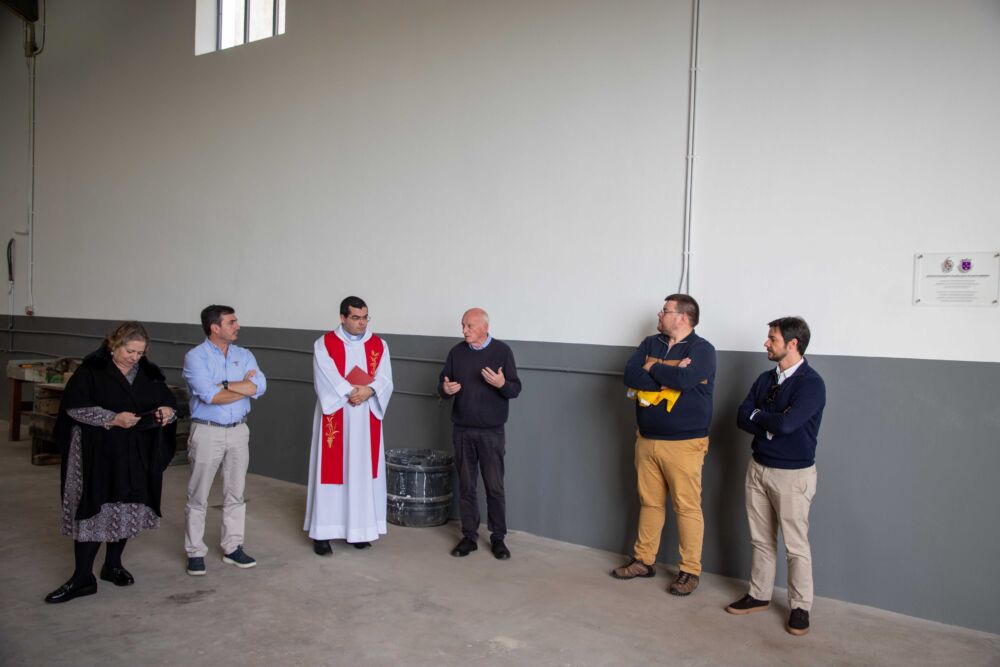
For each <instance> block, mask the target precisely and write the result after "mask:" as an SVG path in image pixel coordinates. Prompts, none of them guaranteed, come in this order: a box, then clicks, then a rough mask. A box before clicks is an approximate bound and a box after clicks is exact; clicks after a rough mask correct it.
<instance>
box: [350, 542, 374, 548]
mask: <svg viewBox="0 0 1000 667" xmlns="http://www.w3.org/2000/svg"><path fill="white" fill-rule="evenodd" d="M351 546H352V547H354V548H355V549H371V548H372V543H371V542H351Z"/></svg>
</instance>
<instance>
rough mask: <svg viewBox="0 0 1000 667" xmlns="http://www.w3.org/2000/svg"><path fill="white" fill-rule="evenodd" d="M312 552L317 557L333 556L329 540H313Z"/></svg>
mask: <svg viewBox="0 0 1000 667" xmlns="http://www.w3.org/2000/svg"><path fill="white" fill-rule="evenodd" d="M313 551H315V552H316V555H317V556H332V555H333V547H331V546H330V540H313Z"/></svg>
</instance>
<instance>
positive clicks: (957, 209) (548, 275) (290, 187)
mask: <svg viewBox="0 0 1000 667" xmlns="http://www.w3.org/2000/svg"><path fill="white" fill-rule="evenodd" d="M194 4H195V3H159V2H151V1H147V2H131V1H125V0H120V1H119V2H111V1H110V0H109V1H105V2H96V1H94V2H88V3H86V6H83V4H82V3H75V2H70V1H68V0H61V1H52V0H50V2H49V3H48V13H49V19H48V27H49V35H48V45H47V47H46V52H45V53H44V54H43V55H42V56H41V57H40V58H39V69H38V72H39V74H38V75H39V84H38V85H39V133H38V151H39V167H38V184H37V189H38V199H39V205H38V218H37V222H36V227H37V240H36V253H35V254H36V277H35V307H36V312H37V313H38V314H39V315H50V316H63V317H85V318H109V319H113V318H124V317H135V318H139V319H144V320H152V321H181V322H193V321H195V320H196V318H197V313H198V311H199V310H200V308H201V307H202V306H203V305H205V304H206V303H209V302H213V301H215V302H223V303H231V304H233V305H234V306H236V307H237V308H238V311H239V314H240V317H241V320H242V321H243V322H244V324H246V325H251V326H253V325H257V326H276V327H278V326H280V327H301V328H323V327H327V326H330V325H331V324H333V323H334V322H335V319H336V318H335V308H336V304H337V302H338V301H339V299H340V297H342V296H343V295H345V294H347V293H358V294H360V295H362V296H364V297H365V298H366V299H367V300H368V301H369V303H370V305H371V306H372V314H373V316H374V317H375V327H376V328H377V329H378V330H381V331H386V332H391V333H408V334H427V335H455V334H456V333H457V330H458V319H459V317H460V314H461V311H462V310H463V309H464V308H466V307H468V306H470V305H482V306H484V307H486V308H487V309H489V310H490V311H491V314H492V315H493V321H494V330H495V332H496V333H497V334H498V335H500V336H503V337H507V338H513V339H526V340H545V341H558V342H582V343H602V344H621V345H631V344H634V343H635V341H636V340H637V338H638V336H639V335H640V334H641V333H643V332H645V331H648V330H650V329H651V328H652V326H653V324H654V321H655V320H654V312H655V310H656V309H657V308H658V307H659V305H660V301H659V300H660V299H661V298H662V297H663V295H664V294H666V293H669V292H672V291H675V288H676V285H677V281H678V279H679V269H680V261H679V258H680V243H681V220H682V202H683V167H684V139H685V116H686V109H687V65H688V28H689V20H690V17H689V9H690V5H689V3H688V2H686V1H682V0H673V1H671V2H655V1H652V0H650V1H648V2H628V3H618V2H598V1H589V2H583V1H580V0H550V1H548V2H545V1H541V2H526V1H525V2H504V3H484V2H468V1H460V0H453V1H447V0H425V1H422V2H419V3H415V2H406V1H402V0H399V1H397V2H388V1H379V0H366V1H363V2H362V1H357V2H322V1H320V0H312V1H306V0H297V1H296V2H293V3H289V7H288V16H287V33H286V35H284V36H281V37H278V38H275V39H270V40H265V41H261V42H257V43H255V44H252V45H249V46H246V47H239V48H235V49H230V50H227V51H224V52H220V53H215V54H209V55H205V56H198V57H195V56H194V55H193V40H194ZM9 50H10V49H6V50H5V51H4V53H7V52H8V51H9ZM7 57H8V58H9V56H7ZM997 63H1000V3H997V2H993V1H987V0H979V1H976V2H972V1H968V2H951V3H940V2H932V1H930V0H927V1H925V2H919V3H917V2H912V1H909V0H905V1H904V0H896V1H894V2H890V1H883V2H880V3H867V2H848V3H825V2H824V3H820V2H806V3H794V2H777V1H775V2H752V3H751V2H736V1H730V2H722V3H712V2H705V3H703V16H702V71H701V72H700V83H701V97H700V100H699V125H698V141H699V145H698V160H697V180H696V201H695V225H696V228H695V234H694V240H695V252H696V255H695V259H694V274H693V277H692V292H693V294H694V295H695V296H696V297H698V298H699V299H700V300H701V301H702V304H703V309H704V324H703V326H702V327H701V331H702V333H703V334H704V335H706V336H708V337H709V338H710V339H712V340H713V341H714V342H716V344H717V345H718V346H719V347H720V348H722V349H736V350H746V349H749V350H755V349H759V346H760V343H761V341H762V340H763V334H764V323H765V322H766V321H767V320H768V319H770V318H771V317H774V316H778V315H783V314H790V313H798V314H802V315H804V316H805V317H806V318H807V319H809V320H810V322H811V323H812V325H813V328H814V330H815V338H814V343H813V347H812V348H811V349H812V351H813V352H816V353H824V354H849V355H865V356H890V357H916V358H945V359H961V360H985V361H1000V346H997V345H996V343H995V332H996V331H997V329H998V326H997V325H998V324H1000V311H998V309H995V308H991V309H981V310H976V309H962V308H956V309H948V310H941V309H921V310H918V309H914V308H913V307H912V306H910V295H911V283H910V281H911V276H912V257H913V253H914V252H916V251H937V250H963V249H964V250H991V249H1000V225H998V224H997V222H996V211H997V210H998V209H1000V207H998V204H1000V194H998V193H997V190H998V189H997V188H995V187H990V186H991V185H992V181H994V180H995V176H994V175H995V174H996V173H1000V151H998V150H997V149H998V148H1000V134H998V130H997V127H996V123H995V120H994V118H993V116H994V115H995V113H991V110H995V109H996V108H997V106H998V103H1000V76H997V73H998V71H997V70H998V65H997ZM10 69H11V67H10V65H9V64H8V63H6V62H5V63H4V65H3V69H2V70H0V71H2V72H4V73H6V72H8V70H10ZM15 78H16V77H14V76H12V75H7V74H5V75H4V79H3V81H2V83H3V89H4V90H5V94H6V91H13V92H12V94H14V95H16V94H18V93H19V91H21V90H22V89H23V86H21V85H20V84H19V83H17V82H16V81H15V80H14V79H15ZM0 131H2V132H3V133H4V137H5V142H7V140H8V139H10V138H11V130H10V129H9V128H7V127H4V128H2V129H0ZM13 136H14V138H15V140H17V141H20V140H21V139H20V135H17V134H16V133H14V134H13ZM8 143H9V142H8ZM12 162H16V161H9V160H6V158H5V161H4V162H3V163H2V164H3V170H4V171H3V174H4V177H5V180H6V178H7V177H8V172H9V171H10V170H12V169H13V167H12V166H10V164H11V163H12ZM5 187H7V186H5ZM5 192H6V191H5ZM5 206H6V205H5ZM4 211H6V208H5V209H4ZM19 280H21V281H22V282H23V274H21V273H19ZM20 306H21V307H23V304H20ZM942 340H947V341H948V343H947V344H942V343H941V341H942Z"/></svg>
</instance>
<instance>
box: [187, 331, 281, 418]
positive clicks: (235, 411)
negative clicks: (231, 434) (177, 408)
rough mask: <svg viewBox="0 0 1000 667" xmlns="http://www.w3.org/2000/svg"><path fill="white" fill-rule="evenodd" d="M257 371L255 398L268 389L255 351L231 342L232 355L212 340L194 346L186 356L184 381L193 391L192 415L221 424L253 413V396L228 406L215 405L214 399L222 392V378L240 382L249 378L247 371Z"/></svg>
mask: <svg viewBox="0 0 1000 667" xmlns="http://www.w3.org/2000/svg"><path fill="white" fill-rule="evenodd" d="M250 370H255V371H257V374H256V375H254V376H253V378H251V380H250V381H251V382H253V383H254V384H255V385H257V393H256V394H254V396H253V397H254V398H260V397H261V395H263V393H264V392H265V391H266V390H267V378H265V377H264V373H263V371H261V370H260V366H258V365H257V359H255V358H254V356H253V352H251V351H250V350H248V349H246V348H245V347H240V346H238V345H230V346H229V351H228V354H225V355H224V354H222V350H220V349H219V348H218V347H216V346H215V344H214V343H212V341H210V340H208V339H207V338H206V339H205V342H204V343H202V344H201V345H199V346H198V347H194V348H191V349H190V350H189V351H188V353H187V354H185V355H184V380H185V381H186V382H187V385H188V392H189V393H190V394H191V416H192V417H193V418H195V419H204V420H206V421H213V422H216V423H218V424H232V423H234V422H238V421H240V420H241V419H243V418H244V417H246V416H247V413H248V412H250V399H249V398H241V399H240V400H238V401H235V402H233V403H227V404H225V405H212V399H213V398H214V397H215V395H216V394H218V393H219V392H220V391H222V386H221V385H222V381H223V380H226V381H228V382H239V381H241V380H243V378H244V377H246V374H247V371H250Z"/></svg>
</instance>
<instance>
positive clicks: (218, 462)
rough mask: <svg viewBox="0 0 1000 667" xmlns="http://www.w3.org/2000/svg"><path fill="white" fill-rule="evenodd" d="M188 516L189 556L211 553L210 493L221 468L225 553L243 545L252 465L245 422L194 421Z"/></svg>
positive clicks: (248, 432)
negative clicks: (207, 537)
mask: <svg viewBox="0 0 1000 667" xmlns="http://www.w3.org/2000/svg"><path fill="white" fill-rule="evenodd" d="M188 461H189V462H190V464H191V479H190V480H189V481H188V488H187V506H186V507H185V509H184V512H185V515H186V517H187V521H186V525H185V529H184V549H185V551H187V555H188V557H189V558H195V557H204V556H205V555H206V554H208V547H207V546H205V540H204V537H205V514H206V512H207V509H208V494H209V492H210V491H211V490H212V482H214V481H215V474H216V472H218V470H219V468H220V467H221V468H222V540H221V546H222V553H224V554H228V553H231V552H232V551H234V550H235V549H236V547H238V546H240V545H242V544H243V532H244V526H245V524H246V502H245V501H244V499H243V490H244V488H245V487H246V479H247V468H248V467H249V465H250V428H249V427H248V426H247V425H246V424H240V425H239V426H233V427H232V428H223V427H221V426H211V425H209V424H194V423H192V424H191V435H190V436H188Z"/></svg>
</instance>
